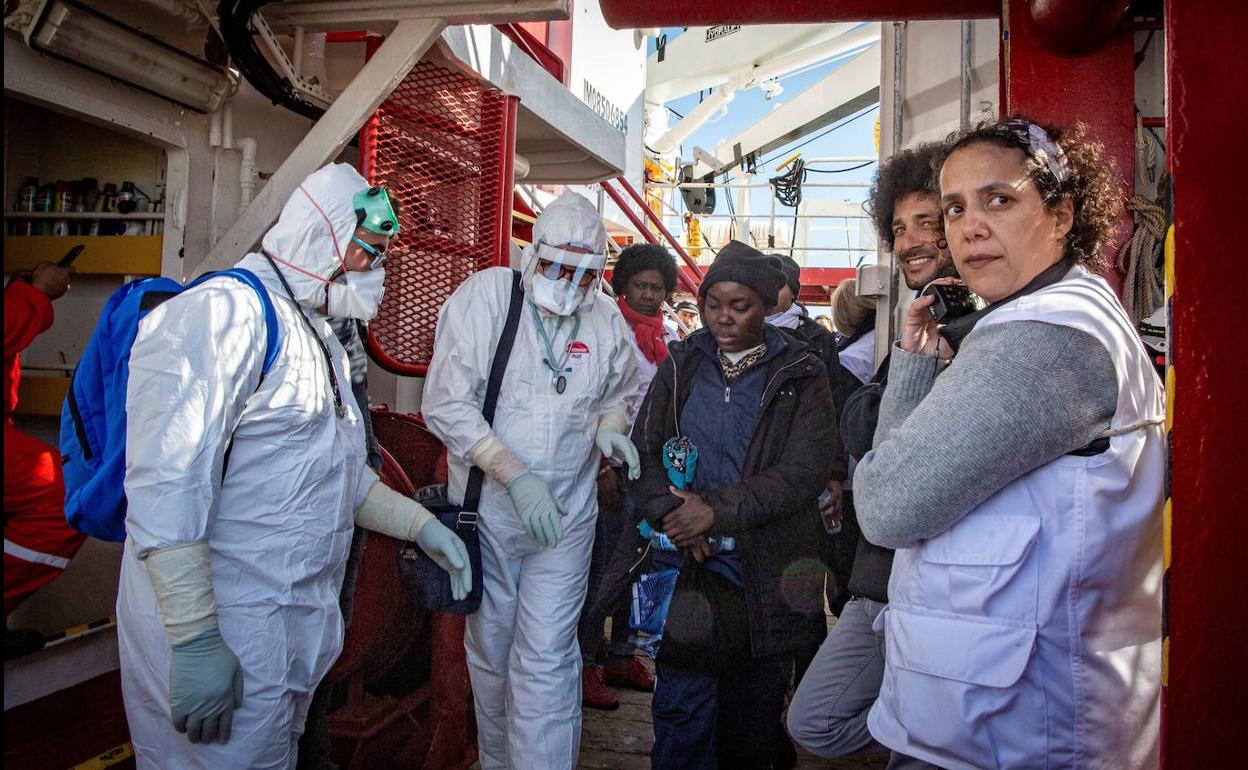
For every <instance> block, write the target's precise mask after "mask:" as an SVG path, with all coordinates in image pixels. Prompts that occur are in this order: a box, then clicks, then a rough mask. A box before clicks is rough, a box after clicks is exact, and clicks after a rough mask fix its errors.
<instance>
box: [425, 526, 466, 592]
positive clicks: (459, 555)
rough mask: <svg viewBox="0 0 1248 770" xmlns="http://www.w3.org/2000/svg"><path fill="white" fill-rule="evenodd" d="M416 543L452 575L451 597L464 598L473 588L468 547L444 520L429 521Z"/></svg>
mask: <svg viewBox="0 0 1248 770" xmlns="http://www.w3.org/2000/svg"><path fill="white" fill-rule="evenodd" d="M416 544H417V545H419V546H420V550H422V551H424V552H425V553H426V554H428V555H429V558H430V559H433V560H434V562H435V563H437V565H438V566H439V567H441V568H442V569H444V570H446V571H447V572H448V573H450V576H451V598H453V599H454V600H455V601H459V600H460V599H463V598H464V597H465V596H467V595H468V593H469V592H470V591H471V590H472V561H471V560H470V559H469V558H468V549H467V548H466V547H465V546H464V541H463V540H460V539H459V535H456V534H455V533H454V532H452V531H451V530H449V529H447V528H446V527H445V526H443V524H442V522H440V521H437V520H436V519H435V520H434V521H431V522H429V523H428V524H426V525H425V526H423V527H421V528H420V532H418V533H416Z"/></svg>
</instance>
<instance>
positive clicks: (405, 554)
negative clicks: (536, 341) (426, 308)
mask: <svg viewBox="0 0 1248 770" xmlns="http://www.w3.org/2000/svg"><path fill="white" fill-rule="evenodd" d="M523 307H524V289H523V288H522V287H521V285H520V273H519V272H517V271H514V270H513V271H512V276H511V305H510V306H509V307H508V309H507V323H506V324H505V325H504V326H503V333H502V336H500V337H499V338H498V347H497V348H496V349H495V350H494V360H493V362H492V363H491V364H490V378H489V380H488V381H487V383H486V386H485V403H484V404H483V405H482V407H481V416H483V417H484V418H485V422H486V423H487V424H488V425H491V426H492V425H493V424H494V410H495V408H496V407H497V406H498V393H499V391H500V390H502V387H503V375H504V374H505V373H506V371H507V361H508V359H510V358H511V348H512V345H513V343H515V341H516V330H517V328H518V327H519V325H520V311H521V309H522V308H523ZM484 483H485V471H483V470H481V469H480V468H478V467H477V466H476V465H474V466H472V469H471V470H470V471H468V484H467V486H466V488H465V489H464V504H463V505H456V504H455V503H453V502H451V500H450V498H449V497H448V496H447V489H446V485H445V484H434V485H432V486H428V487H423V488H421V489H420V490H418V491H417V492H416V500H417V502H419V503H420V504H421V505H423V506H425V507H426V508H428V509H429V512H430V513H432V514H433V515H434V516H436V517H437V518H438V521H440V522H442V524H443V525H444V526H446V527H447V528H448V529H450V530H451V531H452V532H454V533H455V534H456V535H459V539H460V540H463V541H464V545H465V546H466V547H467V549H468V560H469V561H470V562H471V564H472V589H471V590H470V591H469V592H468V596H466V597H465V598H463V599H461V600H459V601H455V599H454V598H453V597H452V596H451V576H450V575H449V574H447V573H446V571H445V570H443V569H442V568H441V567H439V566H438V564H437V562H435V561H434V560H433V559H431V558H429V556H428V555H427V554H425V552H424V551H422V550H421V548H420V546H419V545H417V544H416V543H413V542H407V543H403V544H402V545H401V546H400V547H399V578H400V579H401V580H402V582H403V587H404V588H405V589H407V593H408V595H409V596H411V597H412V599H413V600H414V601H415V602H416V603H417V604H420V605H421V606H422V607H425V608H427V609H430V610H434V611H439V612H454V613H456V614H459V615H469V614H471V613H473V612H476V611H477V608H479V607H480V606H481V590H482V585H483V581H482V575H481V540H480V535H479V534H478V533H477V509H478V508H480V506H481V487H482V485H483V484H484Z"/></svg>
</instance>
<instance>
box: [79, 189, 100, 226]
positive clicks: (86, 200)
mask: <svg viewBox="0 0 1248 770" xmlns="http://www.w3.org/2000/svg"><path fill="white" fill-rule="evenodd" d="M99 202H100V183H99V180H97V179H95V178H94V177H86V178H84V179H83V180H82V210H83V211H99V209H97V208H96V206H98V205H99ZM78 232H79V233H80V234H82V235H99V234H100V220H98V219H83V220H81V221H79V222H78Z"/></svg>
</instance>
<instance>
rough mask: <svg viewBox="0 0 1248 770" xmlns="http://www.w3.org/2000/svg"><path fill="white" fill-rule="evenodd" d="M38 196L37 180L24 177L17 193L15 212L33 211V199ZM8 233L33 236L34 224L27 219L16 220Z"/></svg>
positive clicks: (31, 177)
mask: <svg viewBox="0 0 1248 770" xmlns="http://www.w3.org/2000/svg"><path fill="white" fill-rule="evenodd" d="M38 194H39V180H38V179H36V178H34V177H33V176H28V177H26V181H25V182H23V183H22V186H21V188H20V189H19V190H18V191H17V209H16V210H17V211H34V210H35V197H36V196H37V195H38ZM10 232H12V234H13V235H33V234H34V232H35V230H34V222H33V221H31V220H29V219H17V220H14V222H13V227H12V228H11V230H10Z"/></svg>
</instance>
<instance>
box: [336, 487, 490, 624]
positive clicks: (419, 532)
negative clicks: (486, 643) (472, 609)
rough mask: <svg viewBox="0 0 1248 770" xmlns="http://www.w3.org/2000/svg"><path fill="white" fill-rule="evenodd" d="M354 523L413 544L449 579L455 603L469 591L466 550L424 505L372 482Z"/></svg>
mask: <svg viewBox="0 0 1248 770" xmlns="http://www.w3.org/2000/svg"><path fill="white" fill-rule="evenodd" d="M355 523H356V525H358V526H361V527H363V528H365V529H370V530H372V531H373V532H380V533H381V534H383V535H388V536H389V537H393V538H395V539H396V540H407V541H412V540H414V541H415V542H416V544H417V545H419V546H420V550H422V551H424V552H425V553H426V554H428V555H429V558H431V559H433V560H434V561H435V562H437V565H438V566H439V567H441V568H442V569H444V570H446V571H447V572H448V573H449V574H450V576H451V596H452V597H454V598H455V600H456V601H458V600H460V599H463V598H464V597H465V596H467V595H468V591H469V590H471V588H472V562H471V561H470V560H469V559H468V548H467V547H466V546H464V541H462V540H460V539H459V536H458V535H456V534H455V533H454V532H452V531H451V530H449V529H447V528H446V527H445V526H443V524H442V522H440V521H438V520H437V517H435V516H434V515H433V514H432V513H430V512H429V511H428V510H426V509H425V507H424V506H423V505H421V504H420V503H418V502H416V501H415V500H413V499H411V498H410V497H405V496H403V495H401V494H399V493H398V492H395V491H394V490H393V489H391V488H390V487H388V486H386V485H385V484H384V483H382V482H381V481H374V482H373V485H372V486H371V487H369V488H368V496H367V497H365V498H364V502H362V503H360V507H358V508H356V509H355Z"/></svg>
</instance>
